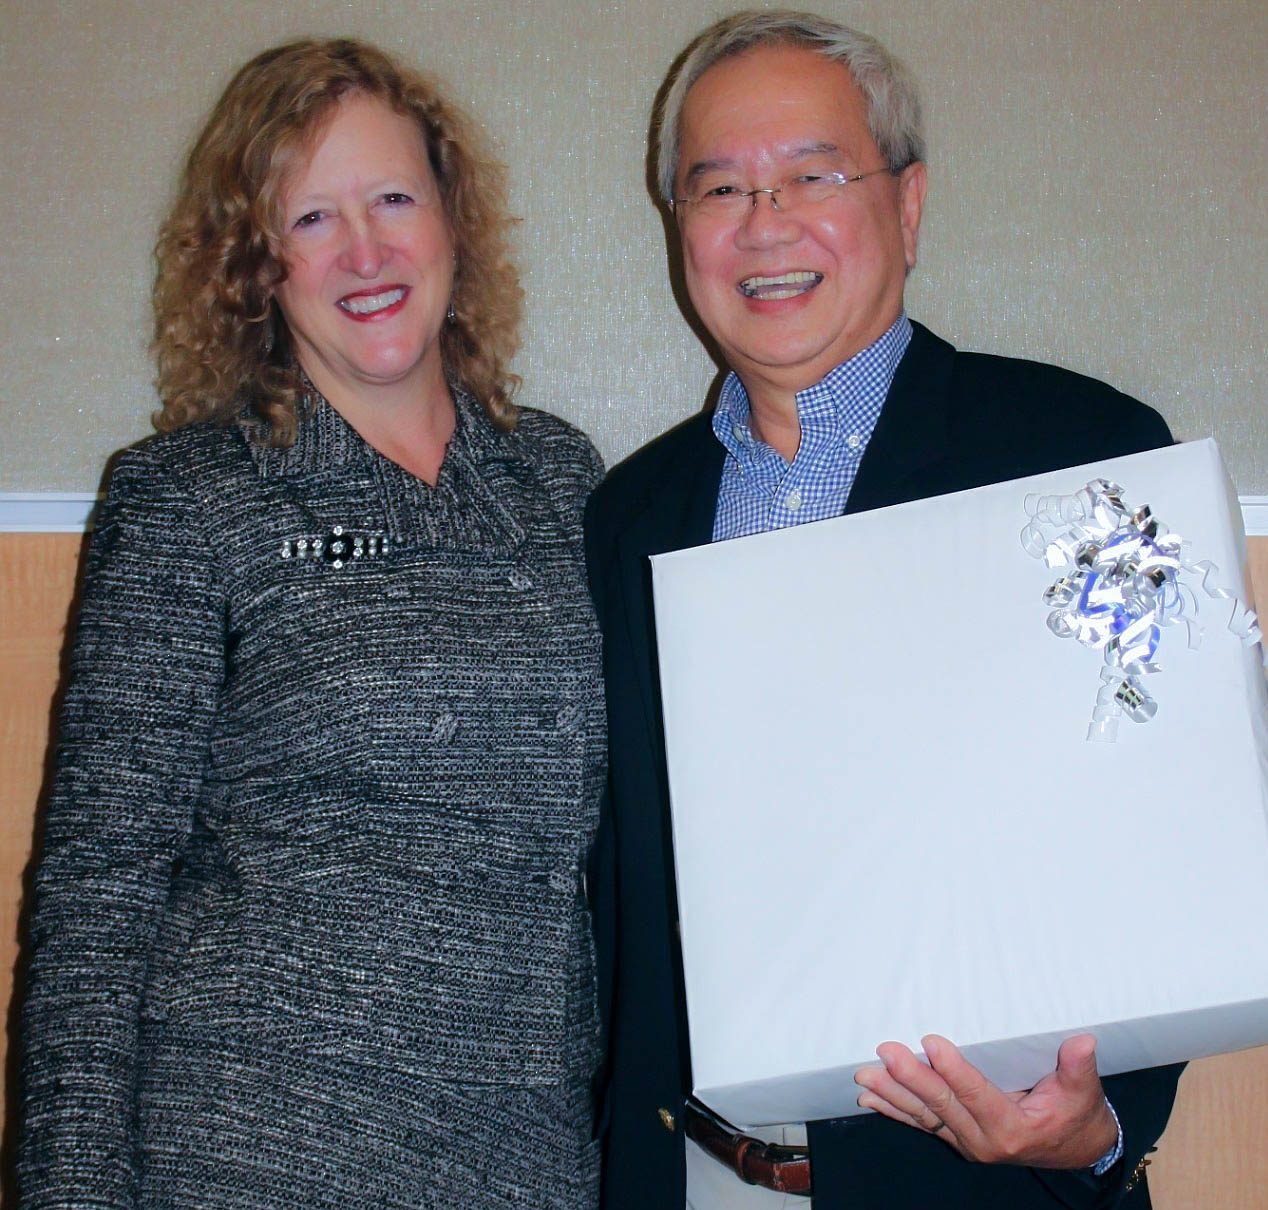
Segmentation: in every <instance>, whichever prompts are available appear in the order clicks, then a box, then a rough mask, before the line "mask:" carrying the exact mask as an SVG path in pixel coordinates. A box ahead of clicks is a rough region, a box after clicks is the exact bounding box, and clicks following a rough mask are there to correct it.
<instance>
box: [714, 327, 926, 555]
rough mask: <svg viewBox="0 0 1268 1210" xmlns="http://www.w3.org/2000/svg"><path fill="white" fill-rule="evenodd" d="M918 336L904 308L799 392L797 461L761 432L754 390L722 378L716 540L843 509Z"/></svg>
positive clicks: (729, 377)
mask: <svg viewBox="0 0 1268 1210" xmlns="http://www.w3.org/2000/svg"><path fill="white" fill-rule="evenodd" d="M910 342H911V321H910V320H909V319H908V318H907V316H906V315H905V314H903V315H900V316H899V317H898V318H897V319H896V320H895V321H894V323H893V325H892V326H891V327H890V328H889V329H888V330H887V331H886V332H885V334H884V335H883V336H882V337H881V338H880V339H879V340H878V341H876V342H875V344H871V345H868V347H867V348H866V349H863V350H862V351H861V352H859V353H856V354H855V355H854V356H853V357H851V358H850V360H849V361H846V362H842V364H841V365H839V366H837V368H836V369H835V370H833V371H832V372H831V373H830V374H828V376H827V377H826V378H824V379H823V381H821V382H817V383H815V385H814V386H812V387H807V388H806V389H805V390H804V391H798V392H797V418H798V420H799V421H800V422H801V444H800V445H799V446H798V448H797V456H796V457H795V458H794V459H793V460H792V462H786V461H785V460H784V457H783V455H782V454H780V453H779V452H778V451H777V450H775V449H773V448H772V447H771V446H769V445H767V444H766V443H765V442H764V441H762V440H761V439H760V438H758V437H754V436H753V430H752V428H751V426H750V413H749V401H748V394H747V392H746V391H745V390H744V385H743V384H742V383H741V382H740V380H739V379H738V378H737V377H736V376H735V375H734V374H729V375H727V379H726V382H724V383H723V384H722V397H721V398H720V399H719V401H718V408H717V411H716V412H714V414H713V431H714V433H715V434H716V436H717V438H718V440H719V441H721V442H722V444H723V445H724V446H725V447H726V461H725V463H723V466H722V483H721V485H720V487H719V488H718V504H717V511H716V512H715V513H714V516H713V540H714V541H715V542H720V541H722V540H723V539H724V538H742V537H744V536H745V535H746V534H757V533H763V532H765V531H766V530H768V529H784V528H785V527H787V526H789V525H804V524H805V523H806V522H807V521H822V520H823V519H824V518H825V517H839V516H840V515H841V514H842V513H843V512H844V511H845V502H846V500H848V499H849V496H850V488H851V487H853V486H854V477H855V475H857V474H858V469H859V462H860V461H861V460H862V458H863V452H864V450H866V449H867V443H868V441H869V440H870V439H871V436H872V430H873V429H874V428H875V427H876V422H877V420H878V419H879V418H880V414H881V408H882V407H883V406H884V403H885V396H886V395H888V394H889V386H890V383H892V382H893V380H894V372H895V371H896V370H897V369H898V363H899V362H900V361H901V360H902V356H903V354H904V353H905V352H906V351H907V345H908V344H909V343H910Z"/></svg>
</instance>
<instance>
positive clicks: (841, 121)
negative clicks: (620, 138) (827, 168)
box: [679, 44, 872, 176]
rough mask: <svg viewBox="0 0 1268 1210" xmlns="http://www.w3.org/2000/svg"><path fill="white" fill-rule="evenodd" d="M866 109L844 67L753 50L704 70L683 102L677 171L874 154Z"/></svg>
mask: <svg viewBox="0 0 1268 1210" xmlns="http://www.w3.org/2000/svg"><path fill="white" fill-rule="evenodd" d="M867 116H868V115H867V103H866V100H865V99H864V97H863V94H862V92H861V91H860V89H859V88H858V85H857V84H856V83H855V82H854V78H853V76H852V75H851V74H850V71H849V68H847V67H846V66H845V65H844V64H842V63H838V62H836V61H834V60H832V59H828V58H826V57H825V56H824V55H821V54H820V53H819V52H817V51H815V50H811V49H808V48H806V47H801V46H789V45H785V44H777V45H774V46H763V47H757V48H754V49H752V50H748V51H745V52H743V53H742V54H739V55H734V56H731V57H729V58H726V59H722V60H721V61H719V62H718V63H715V64H713V65H712V66H711V67H710V68H709V69H708V70H707V71H705V72H703V73H702V74H701V76H700V78H699V79H698V80H696V81H695V83H694V84H693V85H692V86H691V88H690V89H689V90H688V92H687V95H686V97H685V98H684V103H683V108H682V112H681V120H680V124H679V138H680V144H679V152H680V155H679V170H680V172H681V173H683V174H684V175H691V176H696V175H698V174H699V172H700V171H707V170H708V169H709V168H710V167H715V166H716V167H729V166H734V162H735V161H736V160H738V159H739V158H741V157H743V158H746V159H748V158H751V157H753V156H754V155H759V156H760V157H761V158H763V159H769V160H771V161H772V162H773V161H788V160H793V159H796V158H799V157H800V158H805V157H806V156H813V155H816V154H818V155H823V154H834V155H837V156H840V157H846V158H857V157H858V156H859V155H865V154H867V152H869V151H870V150H871V144H872V136H871V131H870V129H869V126H868V120H867Z"/></svg>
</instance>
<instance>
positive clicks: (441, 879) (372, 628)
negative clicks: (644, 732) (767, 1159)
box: [19, 40, 604, 1210]
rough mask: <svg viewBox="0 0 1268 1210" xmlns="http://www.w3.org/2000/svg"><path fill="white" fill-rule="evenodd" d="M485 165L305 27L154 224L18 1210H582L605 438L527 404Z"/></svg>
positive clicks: (379, 63)
mask: <svg viewBox="0 0 1268 1210" xmlns="http://www.w3.org/2000/svg"><path fill="white" fill-rule="evenodd" d="M504 199H505V194H504V188H503V184H502V175H501V169H500V168H499V167H497V166H496V165H494V164H492V163H490V162H488V161H487V160H485V159H484V158H482V156H481V154H480V153H479V152H478V150H477V149H476V145H475V141H474V138H473V135H472V131H471V130H470V128H469V127H468V126H467V125H466V124H465V123H464V122H463V121H461V120H460V118H459V117H458V116H457V115H456V114H455V112H454V111H453V109H452V108H451V107H450V106H449V105H448V104H447V103H446V102H445V101H443V100H442V99H441V98H440V97H439V96H438V95H437V93H436V92H435V90H434V88H433V87H432V86H431V85H430V84H428V83H427V82H426V81H424V80H422V79H421V78H419V77H417V76H415V75H413V74H412V73H410V72H408V71H404V70H402V69H401V68H400V67H399V66H398V65H396V64H395V63H393V62H392V61H391V60H390V59H389V58H387V57H386V56H385V55H383V54H382V53H381V52H379V51H377V50H375V49H374V48H372V47H369V46H366V45H364V44H361V43H357V42H352V41H343V40H340V41H303V42H296V43H292V44H290V45H286V46H282V47H279V48H277V49H274V50H271V51H268V52H266V53H265V54H262V55H261V56H259V57H258V58H257V59H255V60H254V61H252V62H251V63H249V64H248V65H247V66H246V67H244V68H243V69H242V70H241V71H240V72H239V73H238V75H237V76H236V78H235V79H234V80H233V82H232V83H231V84H230V85H229V87H228V89H227V91H226V92H225V94H224V96H223V97H222V98H221V100H220V102H219V103H218V105H217V106H216V108H215V110H214V111H213V113H212V115H211V117H210V119H209V121H208V123H207V126H206V128H205V129H204V130H203V132H202V135H201V137H200V138H199V140H198V142H197V144H196V146H195V147H194V150H193V152H192V153H191V156H190V159H189V162H188V165H187V167H186V170H185V173H184V177H183V182H182V186H181V189H180V193H179V197H178V199H177V201H176V204H175V207H174V209H173V212H172V214H171V216H170V217H169V219H168V221H167V223H166V224H165V226H164V228H163V231H162V234H161V236H160V239H159V244H158V262H159V272H158V280H157V285H156V288H155V303H156V313H157V340H156V349H157V356H158V365H159V377H158V382H159V388H160V393H161V395H162V398H163V410H162V413H161V415H160V416H158V418H157V424H158V427H159V428H160V429H161V430H163V431H162V434H161V435H160V436H158V437H155V438H151V439H149V440H148V441H145V442H142V443H141V444H140V445H139V446H137V447H135V448H134V449H132V450H130V451H129V452H127V453H126V454H125V455H124V456H123V458H122V459H121V460H120V462H119V464H118V467H117V469H116V470H115V473H114V476H113V479H112V482H111V487H110V493H109V498H108V500H107V502H106V504H105V506H104V508H103V510H102V516H101V519H100V523H99V526H98V528H97V531H96V533H95V535H94V538H93V543H92V548H91V552H90V556H89V562H88V570H87V578H86V582H85V592H84V603H83V608H82V614H81V618H80V626H79V632H78V637H77V639H76V642H75V646H74V652H73V656H72V661H71V681H70V684H69V689H68V692H67V697H66V703H65V708H64V715H63V720H62V726H61V733H60V736H61V739H60V748H59V753H58V773H57V780H56V789H55V793H54V796H53V800H52V803H51V806H50V809H49V815H48V822H47V830H46V836H45V846H44V854H43V858H42V863H41V866H40V870H39V874H38V878H37V897H36V904H35V910H34V917H33V925H32V965H31V972H30V981H29V985H30V991H29V997H28V1000H27V1003H26V1008H25V1014H24V1022H23V1029H24V1039H25V1055H24V1068H23V1070H24V1078H25V1110H26V1115H25V1123H24V1132H23V1138H22V1144H21V1152H20V1158H19V1175H20V1183H21V1190H22V1204H23V1205H24V1206H27V1207H44V1206H69V1205H88V1204H91V1205H94V1206H118V1207H125V1206H126V1207H193V1206H198V1207H234V1208H239V1207H242V1208H245V1207H251V1208H261V1210H263V1208H270V1210H271V1208H274V1207H292V1206H305V1207H318V1206H332V1207H333V1206H339V1207H341V1208H343V1207H348V1206H375V1207H398V1206H399V1207H406V1206H408V1207H411V1210H413V1208H417V1207H420V1206H432V1205H435V1206H446V1207H448V1206H455V1207H457V1206H463V1207H486V1206H487V1207H497V1206H504V1205H524V1206H532V1207H570V1208H571V1207H587V1206H590V1205H592V1204H593V1203H594V1202H595V1200H596V1193H595V1190H596V1184H595V1180H596V1165H597V1160H596V1155H595V1151H594V1149H593V1145H592V1144H591V1142H590V1127H591V1111H590V1106H589V1103H588V1093H587V1090H588V1085H589V1079H590V1076H591V1073H592V1070H593V1068H594V1065H595V1061H596V1056H597V1037H596V1035H597V1030H596V1022H595V1010H594V993H593V987H592V982H593V972H592V958H591V948H590V936H589V924H588V917H587V911H586V905H585V900H584V895H583V892H582V875H581V870H582V868H583V863H584V860H585V855H586V852H587V850H588V847H589V843H590V840H591V836H592V831H593V827H594V824H595V818H596V813H597V801H598V797H599V789H600V782H601V779H602V775H603V740H604V735H603V726H604V723H603V710H602V693H601V688H600V682H599V672H598V638H597V634H596V630H595V626H594V622H593V618H592V616H591V611H590V607H589V603H588V598H587V594H586V590H585V584H584V576H583V571H582V566H581V553H580V522H581V509H582V505H583V502H584V500H585V498H586V496H587V494H588V492H589V491H590V489H591V487H592V486H593V485H594V483H595V481H596V479H597V478H598V476H599V473H600V466H599V462H598V458H597V455H596V454H595V452H594V450H593V448H592V447H591V446H590V444H589V442H588V441H586V439H585V438H584V437H583V436H581V435H580V434H579V433H577V432H576V431H575V430H573V429H571V428H570V427H568V426H567V425H565V424H564V423H563V422H562V421H559V420H556V419H553V418H551V417H549V416H546V415H544V414H542V413H540V412H534V411H529V410H524V411H520V410H518V409H517V408H516V407H515V406H514V405H513V404H512V402H511V399H510V395H511V390H512V388H513V387H514V386H515V385H517V383H516V380H515V379H514V378H513V377H512V376H511V375H510V374H509V373H508V370H507V361H508V358H509V356H510V354H511V353H512V351H513V349H514V347H515V343H516V326H517V322H518V318H519V308H520V291H519V287H518V284H517V280H516V275H515V272H514V270H513V268H512V267H511V265H510V263H509V261H508V260H507V255H506V231H507V227H508V219H507V218H506V215H505V212H504Z"/></svg>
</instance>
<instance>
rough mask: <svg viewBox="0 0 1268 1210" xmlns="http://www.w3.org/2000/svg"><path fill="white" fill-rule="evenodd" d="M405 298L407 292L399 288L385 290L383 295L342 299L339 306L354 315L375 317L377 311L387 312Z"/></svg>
mask: <svg viewBox="0 0 1268 1210" xmlns="http://www.w3.org/2000/svg"><path fill="white" fill-rule="evenodd" d="M404 297H405V290H404V287H402V286H397V288H396V289H395V290H384V291H383V293H382V294H358V295H357V296H356V297H355V298H341V299H340V300H339V305H340V306H341V307H342V308H343V309H344V310H345V311H351V312H352V314H353V315H373V314H374V313H375V312H376V311H385V310H387V308H388V307H391V306H394V305H395V304H396V303H398V302H400V301H401V299H402V298H404Z"/></svg>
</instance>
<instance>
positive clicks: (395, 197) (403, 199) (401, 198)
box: [383, 193, 414, 206]
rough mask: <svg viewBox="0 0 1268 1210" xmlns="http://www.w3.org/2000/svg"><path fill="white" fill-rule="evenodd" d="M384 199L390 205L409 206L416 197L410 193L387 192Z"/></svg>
mask: <svg viewBox="0 0 1268 1210" xmlns="http://www.w3.org/2000/svg"><path fill="white" fill-rule="evenodd" d="M383 200H384V201H385V202H386V203H387V204H388V205H389V206H408V205H409V204H410V203H411V202H412V201H413V200H414V199H413V198H412V197H410V195H409V194H408V193H385V194H384V195H383Z"/></svg>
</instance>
